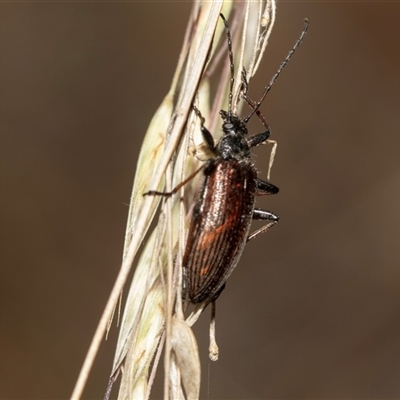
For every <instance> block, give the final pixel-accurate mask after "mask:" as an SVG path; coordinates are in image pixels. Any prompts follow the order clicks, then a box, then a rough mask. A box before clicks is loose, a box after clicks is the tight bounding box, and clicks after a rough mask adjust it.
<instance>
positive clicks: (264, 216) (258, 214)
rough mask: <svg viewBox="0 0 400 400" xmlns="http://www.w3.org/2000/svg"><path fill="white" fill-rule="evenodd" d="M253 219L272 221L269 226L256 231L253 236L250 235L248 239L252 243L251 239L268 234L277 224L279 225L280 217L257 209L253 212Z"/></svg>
mask: <svg viewBox="0 0 400 400" xmlns="http://www.w3.org/2000/svg"><path fill="white" fill-rule="evenodd" d="M253 219H258V220H267V221H271V222H269V223H268V224H267V225H264V226H262V227H261V228H260V229H258V230H256V231H255V232H253V233H252V234H250V235H249V236H248V237H247V241H250V240H251V239H254V238H255V237H256V236H258V235H260V234H261V233H264V232H267V231H268V230H269V229H271V228H272V227H273V226H274V225H275V224H277V223H278V221H279V217H278V216H277V215H276V214H274V213H272V212H270V211H266V210H261V209H260V208H255V209H254V211H253Z"/></svg>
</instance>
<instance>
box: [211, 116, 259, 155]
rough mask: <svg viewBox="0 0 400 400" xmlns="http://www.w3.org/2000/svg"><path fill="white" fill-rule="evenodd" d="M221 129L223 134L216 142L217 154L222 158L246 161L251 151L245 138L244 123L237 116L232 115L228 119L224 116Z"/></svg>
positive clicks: (245, 129)
mask: <svg viewBox="0 0 400 400" xmlns="http://www.w3.org/2000/svg"><path fill="white" fill-rule="evenodd" d="M223 116H224V115H223ZM222 130H223V132H224V135H223V136H222V138H221V139H220V141H219V142H218V144H217V154H218V156H220V157H221V158H222V159H224V160H229V159H236V160H238V161H247V159H249V158H250V157H251V153H250V147H249V145H248V143H247V139H246V135H247V128H246V125H245V124H244V123H243V122H242V121H241V120H240V119H239V118H238V117H236V116H233V115H232V116H231V117H230V121H229V120H228V119H227V118H224V123H223V125H222Z"/></svg>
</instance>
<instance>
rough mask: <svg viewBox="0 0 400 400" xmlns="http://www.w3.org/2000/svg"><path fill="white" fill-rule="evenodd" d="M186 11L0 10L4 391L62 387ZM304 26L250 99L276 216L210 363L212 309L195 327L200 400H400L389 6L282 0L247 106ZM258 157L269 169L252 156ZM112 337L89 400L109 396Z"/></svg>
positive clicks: (46, 395) (394, 41) (62, 393)
mask: <svg viewBox="0 0 400 400" xmlns="http://www.w3.org/2000/svg"><path fill="white" fill-rule="evenodd" d="M190 7H191V4H190V3H189V2H160V3H145V2H140V3H139V2H115V3H113V2H102V3H96V2H82V3H80V2H71V3H69V2H63V3H59V2H53V3H2V4H1V6H0V29H1V46H2V49H1V61H0V62H1V75H0V79H1V81H0V84H1V87H0V96H1V268H2V272H1V289H0V290H1V292H0V294H1V331H0V332H1V333H0V335H1V336H0V343H1V344H0V345H1V361H0V365H1V369H0V376H1V379H0V398H2V399H65V398H67V397H68V396H69V395H70V394H71V391H72V388H73V385H74V383H75V379H76V378H77V375H78V371H79V369H80V367H81V364H82V362H83V359H84V356H85V354H86V351H87V348H88V345H89V343H90V341H91V339H92V335H93V333H94V330H95V327H96V325H97V321H98V319H99V317H100V315H101V312H102V311H103V308H104V305H105V302H106V299H107V297H108V294H109V291H110V289H111V287H112V285H113V281H114V279H115V277H116V275H117V271H118V269H119V266H120V260H121V252H122V246H123V237H124V229H125V221H126V217H127V212H128V207H127V204H128V202H129V197H130V192H131V187H132V180H133V176H134V172H135V164H136V159H137V154H138V149H139V147H140V144H141V140H142V138H143V135H144V132H145V130H146V127H147V125H148V123H149V121H150V118H151V116H152V115H153V113H154V112H155V110H156V108H157V106H158V104H159V103H160V101H161V100H162V98H163V96H164V94H165V93H166V92H167V89H168V87H169V84H170V81H171V78H172V74H173V71H174V68H175V63H176V60H177V57H178V54H179V51H180V47H181V44H182V37H183V33H184V29H185V26H186V22H187V17H188V15H189V11H190ZM304 17H308V18H309V20H310V29H309V33H308V35H307V37H306V39H305V41H304V43H303V44H302V46H301V47H300V49H299V51H298V52H297V53H296V55H295V57H294V58H293V59H292V61H291V62H290V63H289V65H288V67H287V69H286V70H285V71H284V73H283V74H282V76H281V78H280V79H279V80H278V82H277V84H276V85H275V87H274V88H273V90H272V92H271V93H270V94H269V95H268V98H267V100H266V101H265V103H264V105H263V107H262V111H263V113H264V115H265V116H266V118H267V119H268V121H269V123H270V125H271V127H272V132H273V138H275V139H276V140H278V142H279V146H278V153H277V157H276V163H275V165H274V168H273V170H272V179H271V181H272V182H273V183H274V184H276V185H277V186H279V187H280V189H281V192H280V193H279V195H277V196H274V197H270V198H267V199H262V200H260V202H259V205H263V206H264V207H265V208H267V209H269V210H271V211H274V212H276V213H277V214H278V215H280V217H281V221H280V223H279V225H278V226H277V227H275V228H274V229H273V230H272V231H271V232H269V233H268V234H266V235H264V236H262V237H259V238H258V239H257V240H254V241H252V242H251V243H249V245H248V246H247V248H246V250H245V253H244V255H243V258H242V260H241V262H240V264H239V267H238V268H237V270H236V271H235V273H234V274H233V276H232V277H231V279H230V280H229V283H228V285H227V289H226V291H225V292H224V293H223V295H222V296H221V298H220V300H219V301H218V320H217V324H218V326H217V338H218V342H219V346H220V360H219V361H218V362H217V363H211V362H209V361H207V346H208V338H207V337H208V333H207V324H208V318H209V314H208V313H206V315H205V316H204V317H203V318H202V321H201V322H200V324H199V325H198V327H196V333H197V335H198V338H199V345H200V352H201V355H202V357H203V368H204V371H203V387H204V390H203V392H202V397H204V398H206V397H207V396H208V394H207V391H208V392H209V398H210V399H232V398H236V399H239V398H241V399H249V398H265V399H267V398H268V399H272V398H280V399H310V398H312V399H332V398H335V399H356V398H357V399H360V398H370V399H382V398H385V399H387V398H392V399H398V398H400V378H399V377H400V263H399V255H400V234H399V232H400V211H399V206H400V155H399V152H400V150H399V148H400V129H399V127H400V123H399V121H400V116H399V98H400V73H399V71H400V23H399V21H400V3H395V2H391V3H390V2H373V3H369V2H363V3H361V2H359V3H356V2H351V3H350V2H349V3H346V2H337V3H336V2H281V3H279V4H278V14H277V23H276V26H275V29H274V32H273V34H272V38H271V40H270V45H269V47H268V49H267V53H266V57H265V59H264V62H263V65H262V68H261V69H260V70H259V72H258V74H257V77H256V78H257V79H255V80H253V81H252V83H251V87H250V93H251V95H252V97H254V98H257V97H258V96H259V95H260V94H261V92H262V88H263V87H264V85H265V84H266V83H267V82H268V81H269V79H270V78H271V76H272V75H273V73H274V72H275V71H276V69H277V67H278V65H279V64H280V62H281V61H282V60H283V59H284V57H285V56H286V54H287V52H288V50H289V49H290V48H291V46H292V45H293V43H294V41H295V39H296V38H297V37H298V35H299V34H300V31H301V29H302V27H303V18H304ZM252 129H253V131H254V132H259V131H261V124H259V122H257V121H255V122H254V124H253V125H252ZM257 155H258V156H257V160H256V164H257V167H258V168H259V169H260V171H263V175H262V176H264V177H265V176H266V171H267V160H268V157H267V155H268V150H267V148H265V147H263V148H260V149H257ZM115 337H116V328H114V329H113V334H112V335H111V338H110V340H109V341H107V342H106V343H105V344H104V346H103V347H102V349H101V352H100V354H99V356H98V358H97V360H96V365H95V368H94V371H93V374H92V375H91V378H90V381H89V385H88V388H87V390H86V392H85V396H84V398H85V399H95V398H97V399H98V398H101V397H102V396H103V394H104V390H105V388H106V383H107V377H108V374H109V372H110V369H111V362H112V357H113V351H114V345H115ZM160 378H161V376H160ZM116 393H117V391H116V390H114V392H113V395H114V396H115V395H116ZM160 396H161V391H160V390H159V389H157V390H156V391H155V397H160Z"/></svg>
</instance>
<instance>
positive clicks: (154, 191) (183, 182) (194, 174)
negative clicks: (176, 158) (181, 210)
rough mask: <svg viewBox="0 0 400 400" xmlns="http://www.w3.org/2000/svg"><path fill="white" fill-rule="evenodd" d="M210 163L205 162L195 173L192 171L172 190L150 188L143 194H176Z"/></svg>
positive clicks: (168, 195)
mask: <svg viewBox="0 0 400 400" xmlns="http://www.w3.org/2000/svg"><path fill="white" fill-rule="evenodd" d="M208 165H209V163H206V164H203V165H202V166H201V167H200V168H198V169H196V171H194V172H193V173H191V174H190V175H189V176H188V177H187V178H186V179H185V180H184V181H182V182H181V183H180V184H179V185H176V186H175V187H174V188H173V189H172V190H171V191H170V192H158V191H157V190H149V191H148V192H146V193H143V196H165V197H170V196H172V195H173V194H175V193H176V192H177V191H178V190H179V189H180V188H181V187H182V186H184V185H186V184H187V183H188V182H189V181H191V180H192V179H193V178H194V177H195V176H196V175H197V174H198V173H199V172H200V171H201V170H202V169H204V168H207V166H208Z"/></svg>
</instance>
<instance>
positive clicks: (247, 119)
mask: <svg viewBox="0 0 400 400" xmlns="http://www.w3.org/2000/svg"><path fill="white" fill-rule="evenodd" d="M308 25H309V22H308V19H307V18H306V19H305V20H304V28H303V31H302V32H301V35H300V37H299V38H298V39H297V40H296V43H295V44H294V46H293V47H292V49H291V50H290V51H289V53H288V55H287V56H286V58H285V59H284V60H283V62H282V64H281V65H280V66H279V68H278V71H276V73H275V75H274V76H273V77H272V79H271V81H270V83H269V85H268V86H266V87H265V89H264V93H263V95H262V96H261V99H260V100H259V101H258V102H257V103H256V105H255V107H254V108H253V110H252V111H251V113H250V114H249V115H248V116H247V117H246V118H245V119H244V120H243V122H244V123H245V124H247V122H249V120H250V118H251V117H252V116H253V115H254V113H256V112H257V111H258V109H259V108H260V106H261V104H262V102H263V101H264V99H265V97H266V96H267V94H268V92H269V91H270V90H271V88H272V85H273V84H274V83H275V81H276V80H277V79H278V78H279V75H280V74H281V72H282V71H283V69H284V68H285V67H286V65H287V63H288V62H289V60H290V59H291V58H292V56H293V54H294V52H295V51H296V49H297V48H298V47H299V46H300V45H301V42H302V41H303V38H304V36H305V34H306V33H307V30H308Z"/></svg>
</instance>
